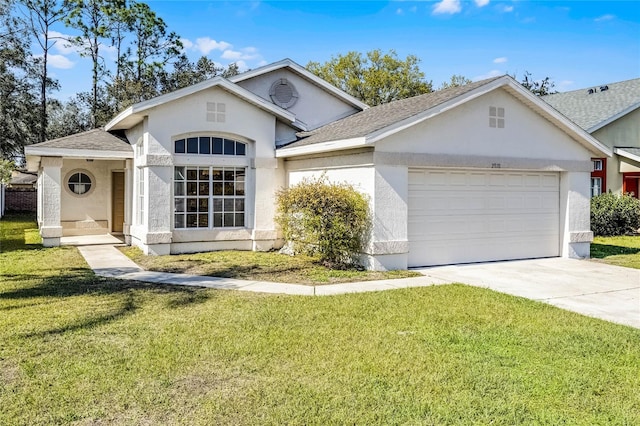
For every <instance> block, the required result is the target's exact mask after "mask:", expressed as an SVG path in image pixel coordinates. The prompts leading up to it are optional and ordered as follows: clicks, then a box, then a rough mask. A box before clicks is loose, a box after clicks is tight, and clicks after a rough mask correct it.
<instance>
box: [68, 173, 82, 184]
mask: <svg viewBox="0 0 640 426" xmlns="http://www.w3.org/2000/svg"><path fill="white" fill-rule="evenodd" d="M78 182H80V174H78V173H74V174H72V175H71V177H70V178H69V183H78Z"/></svg>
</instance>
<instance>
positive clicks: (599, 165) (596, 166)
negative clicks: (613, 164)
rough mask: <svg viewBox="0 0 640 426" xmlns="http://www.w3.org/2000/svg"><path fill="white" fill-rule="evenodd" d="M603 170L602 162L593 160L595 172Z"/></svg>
mask: <svg viewBox="0 0 640 426" xmlns="http://www.w3.org/2000/svg"><path fill="white" fill-rule="evenodd" d="M600 170H602V160H593V171H600Z"/></svg>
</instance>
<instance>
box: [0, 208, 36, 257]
mask: <svg viewBox="0 0 640 426" xmlns="http://www.w3.org/2000/svg"><path fill="white" fill-rule="evenodd" d="M27 240H29V241H34V242H33V243H31V242H27ZM39 240H40V237H39V235H38V226H37V224H36V222H35V216H33V215H30V214H19V213H9V214H7V215H6V216H4V217H3V218H2V219H0V253H8V252H11V251H17V250H37V249H41V248H42V244H40V243H39V242H38V243H35V241H39Z"/></svg>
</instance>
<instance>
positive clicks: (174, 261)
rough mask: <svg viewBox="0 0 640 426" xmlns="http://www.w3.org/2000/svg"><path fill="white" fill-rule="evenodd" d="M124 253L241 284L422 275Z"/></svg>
mask: <svg viewBox="0 0 640 426" xmlns="http://www.w3.org/2000/svg"><path fill="white" fill-rule="evenodd" d="M122 251H123V252H124V253H125V254H126V255H127V256H129V257H130V258H131V259H132V260H133V261H134V262H136V263H137V264H138V265H140V266H142V267H143V268H145V269H147V270H150V271H160V272H176V273H184V274H194V275H209V276H213V277H225V278H237V279H241V280H255V281H271V282H281V283H294V284H311V285H321V284H336V283H349V282H356V281H371V280H385V279H394V278H408V277H419V276H420V275H421V274H420V273H419V272H414V271H384V272H380V271H361V270H357V269H347V270H341V269H330V268H327V267H326V266H323V265H322V264H320V263H319V262H318V261H317V260H316V259H314V258H312V257H308V256H287V255H284V254H280V253H278V252H254V251H214V252H206V253H194V254H181V255H171V256H145V255H143V254H142V251H140V250H139V249H138V248H135V247H126V248H123V249H122Z"/></svg>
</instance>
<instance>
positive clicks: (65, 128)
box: [47, 96, 91, 139]
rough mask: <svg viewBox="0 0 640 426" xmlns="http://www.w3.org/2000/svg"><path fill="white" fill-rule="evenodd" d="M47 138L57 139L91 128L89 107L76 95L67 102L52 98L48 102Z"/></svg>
mask: <svg viewBox="0 0 640 426" xmlns="http://www.w3.org/2000/svg"><path fill="white" fill-rule="evenodd" d="M48 104H49V106H48V111H49V113H48V114H47V117H48V120H49V123H48V125H47V138H48V139H57V138H62V137H64V136H68V135H72V134H75V133H80V132H84V131H87V130H91V117H89V113H88V111H89V109H88V108H87V106H86V105H84V104H83V101H82V99H80V98H79V97H78V96H76V97H75V98H73V99H70V100H68V101H66V102H60V101H58V100H56V99H51V100H49V102H48Z"/></svg>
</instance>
